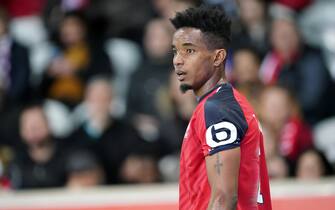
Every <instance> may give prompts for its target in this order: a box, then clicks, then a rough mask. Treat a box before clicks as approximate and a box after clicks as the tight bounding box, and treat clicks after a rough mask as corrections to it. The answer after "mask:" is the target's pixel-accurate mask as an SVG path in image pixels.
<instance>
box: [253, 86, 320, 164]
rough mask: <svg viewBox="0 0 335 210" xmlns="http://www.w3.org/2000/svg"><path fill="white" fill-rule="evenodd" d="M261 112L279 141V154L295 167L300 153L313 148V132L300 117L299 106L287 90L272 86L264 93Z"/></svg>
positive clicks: (267, 126)
mask: <svg viewBox="0 0 335 210" xmlns="http://www.w3.org/2000/svg"><path fill="white" fill-rule="evenodd" d="M259 110H260V119H261V120H262V124H264V125H265V127H266V128H267V131H268V132H273V133H271V134H270V135H272V137H274V138H275V139H277V140H276V141H277V144H278V150H279V154H280V155H282V156H283V157H285V158H287V159H288V160H289V162H290V164H292V166H294V164H295V162H296V160H297V158H298V156H299V155H300V153H301V152H303V151H304V150H306V149H308V148H311V147H312V146H313V141H312V133H311V130H310V128H309V126H308V125H307V124H306V123H305V122H304V121H303V119H302V117H301V116H300V115H299V107H298V104H297V103H296V101H295V100H294V98H292V97H291V96H290V94H289V92H288V91H287V90H286V89H284V88H281V87H276V86H272V87H268V88H266V89H265V90H264V91H263V92H262V94H261V97H260V109H259ZM267 135H268V134H267ZM266 141H268V139H266Z"/></svg>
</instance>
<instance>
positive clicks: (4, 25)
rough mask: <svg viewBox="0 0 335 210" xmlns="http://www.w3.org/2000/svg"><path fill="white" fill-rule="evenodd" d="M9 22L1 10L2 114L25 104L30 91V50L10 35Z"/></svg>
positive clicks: (0, 102) (0, 89) (0, 101)
mask: <svg viewBox="0 0 335 210" xmlns="http://www.w3.org/2000/svg"><path fill="white" fill-rule="evenodd" d="M8 21H9V19H8V16H7V13H6V11H5V10H3V9H2V8H0V112H1V111H3V112H4V111H8V110H9V109H12V108H13V107H17V106H18V105H20V104H21V103H23V102H24V101H25V100H26V99H27V96H28V94H27V93H28V90H29V75H30V63H29V54H28V50H27V48H25V47H24V46H22V45H21V44H19V43H18V42H16V41H15V40H14V39H13V38H12V37H11V35H10V34H9V33H8V27H9V26H8Z"/></svg>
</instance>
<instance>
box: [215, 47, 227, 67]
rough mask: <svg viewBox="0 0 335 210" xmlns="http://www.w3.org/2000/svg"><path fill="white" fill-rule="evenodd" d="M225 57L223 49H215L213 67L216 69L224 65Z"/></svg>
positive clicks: (225, 53) (225, 52)
mask: <svg viewBox="0 0 335 210" xmlns="http://www.w3.org/2000/svg"><path fill="white" fill-rule="evenodd" d="M226 56H227V51H226V50H225V49H217V50H215V57H214V66H215V67H218V66H220V65H221V64H223V63H224V61H225V59H226Z"/></svg>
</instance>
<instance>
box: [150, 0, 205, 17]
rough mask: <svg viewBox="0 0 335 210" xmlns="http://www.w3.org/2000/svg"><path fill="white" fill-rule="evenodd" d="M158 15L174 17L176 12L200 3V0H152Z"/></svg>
mask: <svg viewBox="0 0 335 210" xmlns="http://www.w3.org/2000/svg"><path fill="white" fill-rule="evenodd" d="M151 2H152V4H153V7H154V10H155V11H156V12H157V13H158V16H159V17H161V18H164V19H166V20H168V19H170V18H173V17H174V16H175V14H176V12H179V11H183V10H185V9H187V8H189V7H192V6H195V5H198V4H199V0H151Z"/></svg>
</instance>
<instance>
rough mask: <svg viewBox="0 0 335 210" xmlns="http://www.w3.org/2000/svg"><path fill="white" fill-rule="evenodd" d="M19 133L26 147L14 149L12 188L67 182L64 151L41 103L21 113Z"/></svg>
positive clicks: (11, 175)
mask: <svg viewBox="0 0 335 210" xmlns="http://www.w3.org/2000/svg"><path fill="white" fill-rule="evenodd" d="M20 135H21V138H22V141H23V142H24V143H25V145H26V148H25V149H24V150H22V151H15V158H14V160H13V162H12V164H11V166H10V179H11V182H12V186H13V188H18V189H27V188H43V187H59V186H63V185H64V182H65V170H64V163H65V162H64V159H63V156H64V154H65V153H64V151H62V149H61V148H60V145H59V144H58V142H57V141H55V139H54V138H53V137H52V136H51V135H50V131H49V127H48V123H47V120H46V117H45V114H44V112H43V109H42V107H41V106H40V105H32V106H28V107H26V108H25V109H24V110H23V111H22V114H21V116H20Z"/></svg>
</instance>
